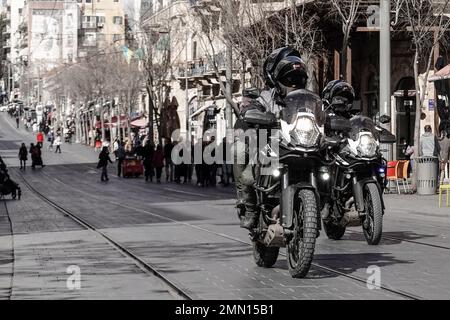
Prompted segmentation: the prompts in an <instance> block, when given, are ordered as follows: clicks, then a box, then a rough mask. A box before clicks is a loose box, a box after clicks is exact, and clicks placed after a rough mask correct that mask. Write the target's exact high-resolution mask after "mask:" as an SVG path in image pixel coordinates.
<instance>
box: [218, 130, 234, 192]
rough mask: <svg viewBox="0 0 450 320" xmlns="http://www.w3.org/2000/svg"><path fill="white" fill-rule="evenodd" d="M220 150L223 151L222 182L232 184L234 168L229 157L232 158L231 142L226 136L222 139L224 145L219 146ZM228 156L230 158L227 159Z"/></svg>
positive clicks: (225, 184)
mask: <svg viewBox="0 0 450 320" xmlns="http://www.w3.org/2000/svg"><path fill="white" fill-rule="evenodd" d="M219 150H220V152H222V160H223V163H222V175H221V181H220V183H221V184H223V185H224V186H225V187H226V186H228V185H229V184H230V179H231V176H232V172H231V171H232V170H233V166H232V165H231V163H229V161H227V160H228V159H231V144H230V143H229V142H227V138H226V137H224V138H223V140H222V145H221V147H220V148H219ZM227 158H228V159H227Z"/></svg>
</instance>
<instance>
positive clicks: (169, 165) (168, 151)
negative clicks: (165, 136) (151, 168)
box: [164, 139, 175, 181]
mask: <svg viewBox="0 0 450 320" xmlns="http://www.w3.org/2000/svg"><path fill="white" fill-rule="evenodd" d="M172 150H173V143H172V141H171V140H170V139H169V140H167V142H166V144H165V145H164V160H165V161H166V181H173V180H174V175H175V172H174V165H173V162H172Z"/></svg>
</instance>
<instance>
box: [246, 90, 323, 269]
mask: <svg viewBox="0 0 450 320" xmlns="http://www.w3.org/2000/svg"><path fill="white" fill-rule="evenodd" d="M321 111H322V110H321V101H320V98H319V97H318V96H316V95H315V94H313V93H311V92H309V91H307V90H303V89H301V90H296V91H294V92H291V93H289V94H288V95H287V97H286V98H285V100H284V106H283V108H282V111H281V114H280V119H279V120H277V119H275V116H274V115H273V114H268V113H262V112H261V111H259V110H256V109H255V110H249V111H247V112H246V114H245V117H244V121H245V122H246V123H248V124H249V125H251V126H253V127H255V128H257V129H262V128H265V129H272V130H271V133H272V134H270V135H269V138H268V141H270V142H271V143H268V144H267V145H266V146H264V147H262V148H260V149H259V155H261V156H262V157H259V158H260V159H264V157H266V156H268V155H269V156H270V159H272V160H274V159H275V162H276V164H274V163H273V161H272V162H271V163H270V164H269V163H267V162H266V163H263V161H260V160H258V161H255V163H254V165H253V177H254V188H255V189H256V193H257V208H258V214H259V219H258V222H257V226H256V227H255V228H254V229H253V230H251V232H250V237H251V239H252V241H253V256H254V259H255V262H256V264H257V265H258V266H261V267H271V266H272V265H273V264H275V262H276V261H277V258H278V254H279V249H280V247H286V249H287V262H288V267H289V272H290V274H291V276H292V277H294V278H302V277H305V276H306V274H307V273H308V271H309V268H310V266H311V262H312V259H313V256H314V249H315V244H316V238H317V237H318V234H319V230H320V225H321V223H320V222H321V221H320V197H319V194H318V192H317V176H318V174H319V168H320V167H321V166H323V165H324V164H323V160H322V159H323V156H322V155H321V152H323V135H322V133H321V132H320V129H319V126H318V114H319V113H320V112H321ZM274 129H275V130H274ZM238 214H239V215H240V216H242V215H244V214H245V212H243V208H242V207H241V208H240V211H238Z"/></svg>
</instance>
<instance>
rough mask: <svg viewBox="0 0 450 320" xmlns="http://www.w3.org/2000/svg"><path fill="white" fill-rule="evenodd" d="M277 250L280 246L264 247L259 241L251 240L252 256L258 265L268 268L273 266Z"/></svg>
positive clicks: (276, 257)
mask: <svg viewBox="0 0 450 320" xmlns="http://www.w3.org/2000/svg"><path fill="white" fill-rule="evenodd" d="M279 252H280V248H278V247H266V246H265V245H264V244H262V243H261V242H258V241H254V242H253V258H254V259H255V263H256V265H257V266H258V267H264V268H270V267H271V266H273V265H274V264H275V262H277V259H278V253H279Z"/></svg>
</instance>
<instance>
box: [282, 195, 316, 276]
mask: <svg viewBox="0 0 450 320" xmlns="http://www.w3.org/2000/svg"><path fill="white" fill-rule="evenodd" d="M317 210H318V209H317V204H316V197H315V195H314V192H312V191H311V190H306V189H303V190H300V191H299V193H298V201H297V208H294V235H293V237H292V239H291V240H290V241H289V243H288V245H287V262H288V267H289V273H290V274H291V276H292V277H293V278H304V277H305V276H306V274H307V273H308V271H309V268H310V267H311V262H312V259H313V256H314V247H315V245H316V236H317Z"/></svg>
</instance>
